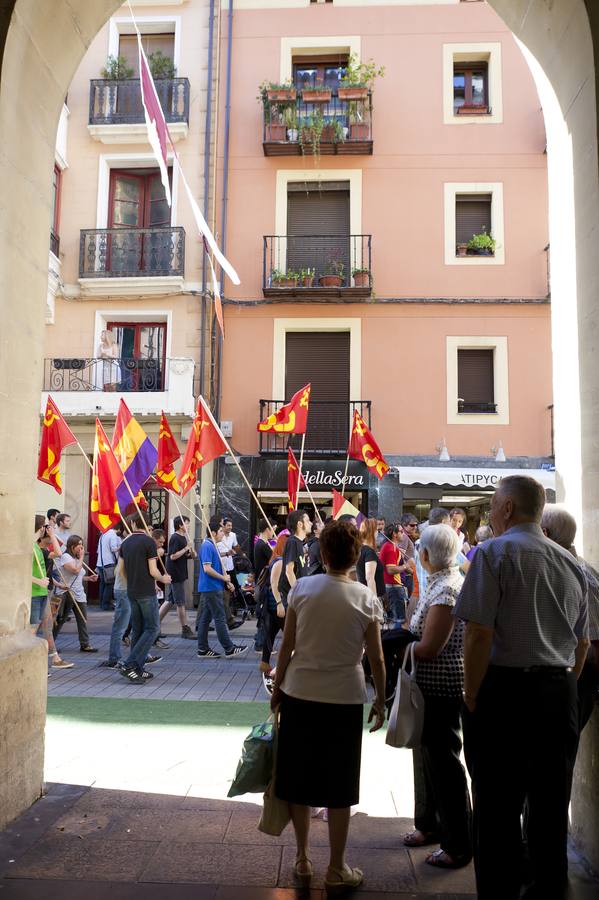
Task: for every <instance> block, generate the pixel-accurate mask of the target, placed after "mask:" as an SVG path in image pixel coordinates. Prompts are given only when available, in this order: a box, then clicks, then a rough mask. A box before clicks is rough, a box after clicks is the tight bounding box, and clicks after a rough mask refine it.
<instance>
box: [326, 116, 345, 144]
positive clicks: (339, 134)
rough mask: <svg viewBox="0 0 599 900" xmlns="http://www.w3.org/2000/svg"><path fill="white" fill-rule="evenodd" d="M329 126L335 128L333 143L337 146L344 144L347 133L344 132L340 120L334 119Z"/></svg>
mask: <svg viewBox="0 0 599 900" xmlns="http://www.w3.org/2000/svg"><path fill="white" fill-rule="evenodd" d="M328 124H329V125H331V126H332V128H333V142H334V143H335V144H342V143H343V141H344V140H345V131H344V130H343V125H342V124H341V122H340V120H339V119H333V120H332V121H330V122H329V123H328Z"/></svg>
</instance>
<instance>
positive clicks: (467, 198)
mask: <svg viewBox="0 0 599 900" xmlns="http://www.w3.org/2000/svg"><path fill="white" fill-rule="evenodd" d="M483 229H484V230H485V231H486V232H487V234H492V229H491V194H457V196H456V201H455V239H456V244H467V243H468V241H469V240H470V238H471V237H472V235H473V234H480V233H481V231H482V230H483Z"/></svg>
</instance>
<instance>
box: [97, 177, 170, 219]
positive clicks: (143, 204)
mask: <svg viewBox="0 0 599 900" xmlns="http://www.w3.org/2000/svg"><path fill="white" fill-rule="evenodd" d="M169 179H170V180H171V181H172V169H169ZM108 210H109V216H108V227H109V228H152V227H158V226H165V225H170V223H171V210H170V207H169V205H168V203H167V202H166V196H165V193H164V186H163V184H162V181H161V178H160V171H159V170H158V169H111V170H110V197H109V201H108Z"/></svg>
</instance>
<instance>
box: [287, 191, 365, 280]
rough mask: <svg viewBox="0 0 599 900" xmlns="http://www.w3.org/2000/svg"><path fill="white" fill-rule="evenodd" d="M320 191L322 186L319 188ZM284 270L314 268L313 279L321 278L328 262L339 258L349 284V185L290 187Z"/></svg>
mask: <svg viewBox="0 0 599 900" xmlns="http://www.w3.org/2000/svg"><path fill="white" fill-rule="evenodd" d="M320 188H321V186H320ZM287 234H288V236H290V237H292V238H296V240H290V241H289V242H288V247H287V267H288V268H290V269H296V270H297V269H306V268H311V269H316V279H318V276H319V275H324V274H325V271H326V267H327V262H328V261H329V260H330V259H332V258H335V259H339V260H341V261H342V262H343V264H344V266H345V271H344V277H345V279H346V282H347V283H349V281H348V279H349V275H350V273H349V264H350V252H349V185H348V183H347V182H335V183H334V184H332V185H329V184H327V189H326V190H322V189H319V185H318V184H317V183H312V182H308V183H307V184H306V183H301V182H300V183H297V184H292V185H289V191H288V195H287Z"/></svg>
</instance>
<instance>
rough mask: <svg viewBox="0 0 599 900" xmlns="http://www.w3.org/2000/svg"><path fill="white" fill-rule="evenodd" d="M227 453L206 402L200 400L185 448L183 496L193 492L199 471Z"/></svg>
mask: <svg viewBox="0 0 599 900" xmlns="http://www.w3.org/2000/svg"><path fill="white" fill-rule="evenodd" d="M226 452H227V445H226V443H225V440H224V438H223V436H222V433H221V430H220V428H219V427H218V425H217V424H216V422H215V421H214V420H213V419H212V417H211V416H210V414H209V412H208V410H207V408H206V407H205V406H204V401H203V400H202V398H201V397H200V399H199V400H198V411H197V413H196V415H195V419H194V420H193V425H192V428H191V434H190V435H189V440H188V441H187V447H186V448H185V456H184V457H183V462H182V464H181V471H180V472H179V484H180V485H181V494H182V495H183V496H185V494H186V493H187V492H188V491H189V490H191V488H192V487H193V485H194V484H195V480H196V473H197V471H198V469H201V467H202V466H205V465H206V463H209V462H210V461H211V460H213V459H216V458H217V456H221V455H222V454H223V453H226Z"/></svg>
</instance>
